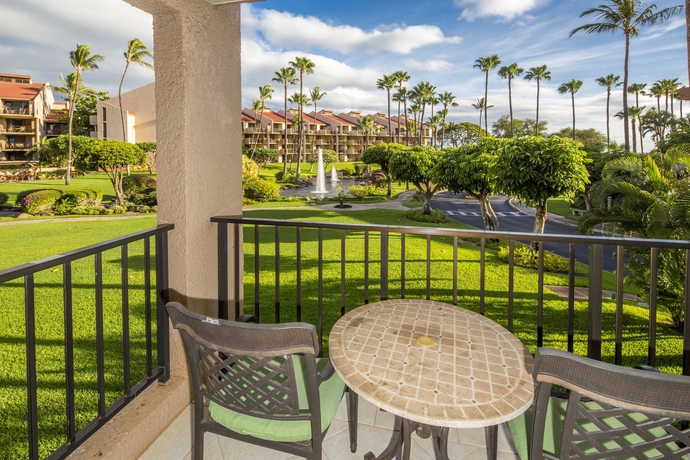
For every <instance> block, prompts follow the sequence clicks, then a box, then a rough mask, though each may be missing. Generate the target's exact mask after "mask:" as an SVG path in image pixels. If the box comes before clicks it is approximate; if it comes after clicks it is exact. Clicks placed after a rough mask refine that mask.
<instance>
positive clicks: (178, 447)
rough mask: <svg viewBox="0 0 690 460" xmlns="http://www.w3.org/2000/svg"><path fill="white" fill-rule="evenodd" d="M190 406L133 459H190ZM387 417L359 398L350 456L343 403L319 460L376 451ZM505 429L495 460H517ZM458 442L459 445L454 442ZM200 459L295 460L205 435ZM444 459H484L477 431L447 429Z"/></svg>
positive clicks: (415, 453)
mask: <svg viewBox="0 0 690 460" xmlns="http://www.w3.org/2000/svg"><path fill="white" fill-rule="evenodd" d="M192 409H193V405H192V404H190V405H189V406H188V407H187V408H185V410H184V411H183V412H182V413H181V414H180V415H179V417H177V419H175V421H174V422H173V423H172V424H171V425H170V427H168V429H167V430H166V431H165V432H164V433H163V434H162V435H161V436H160V437H159V438H158V439H157V440H156V441H155V442H154V443H153V444H152V445H151V446H150V447H149V449H148V450H147V451H146V452H145V453H144V454H143V455H142V456H141V457H139V460H153V459H162V458H165V459H166V460H192V453H191V449H192V426H193V422H192V417H193V410H192ZM392 427H393V416H392V415H391V414H389V413H387V412H384V411H381V410H379V409H378V408H377V407H375V406H373V405H372V404H370V403H368V402H367V401H364V400H363V399H362V398H360V399H359V429H358V440H357V442H358V449H357V453H355V454H353V453H351V452H350V438H349V434H348V431H347V405H346V403H345V398H343V401H342V402H341V404H340V407H339V408H338V413H337V414H336V418H335V420H334V421H333V423H332V424H331V427H330V429H329V430H328V434H327V435H326V439H325V441H324V446H323V453H324V455H323V458H324V460H355V459H356V460H361V459H362V458H363V457H364V454H366V453H367V452H368V451H372V452H374V453H375V454H378V453H380V452H382V451H383V450H384V449H385V448H386V446H387V445H388V442H389V440H390V438H391V434H392V433H391V432H392ZM507 432H508V428H507V426H506V425H505V424H503V425H501V426H500V427H499V429H498V459H499V460H519V457H518V456H517V455H516V454H515V450H514V448H513V446H512V442H511V441H510V437H509V435H508V434H507ZM412 439H413V442H412V452H411V455H410V458H411V459H412V460H433V459H434V448H433V444H432V440H431V439H421V438H419V437H417V436H415V435H413V436H412ZM460 441H461V442H460ZM204 444H205V446H204V447H205V448H204V460H234V459H241V458H260V459H261V460H297V459H298V457H294V456H290V455H289V454H283V453H280V452H276V451H274V450H270V449H266V448H262V447H258V446H254V445H251V444H247V443H243V442H239V441H235V440H233V439H229V438H226V437H223V436H217V435H215V434H212V433H206V435H205V437H204ZM448 455H449V456H450V458H452V459H463V460H475V459H476V460H484V459H486V450H485V444H484V430H483V429H467V430H457V429H451V430H450V435H449V443H448Z"/></svg>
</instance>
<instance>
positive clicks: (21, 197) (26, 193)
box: [14, 188, 62, 206]
mask: <svg viewBox="0 0 690 460" xmlns="http://www.w3.org/2000/svg"><path fill="white" fill-rule="evenodd" d="M42 190H54V189H51V188H34V189H31V190H24V191H22V192H19V193H17V198H16V199H15V200H14V204H16V205H17V206H21V205H22V201H24V198H26V197H27V196H29V195H31V194H32V193H36V192H40V191H42ZM60 193H62V192H60Z"/></svg>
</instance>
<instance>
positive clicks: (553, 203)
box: [547, 198, 575, 219]
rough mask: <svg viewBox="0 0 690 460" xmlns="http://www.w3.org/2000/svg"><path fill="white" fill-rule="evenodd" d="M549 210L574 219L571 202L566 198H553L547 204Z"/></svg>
mask: <svg viewBox="0 0 690 460" xmlns="http://www.w3.org/2000/svg"><path fill="white" fill-rule="evenodd" d="M547 212H548V213H549V214H551V213H553V214H557V215H559V216H563V217H567V218H568V219H573V218H574V217H575V216H573V211H572V210H571V209H570V203H569V202H567V201H566V200H565V199H564V198H551V199H550V200H549V201H548V204H547Z"/></svg>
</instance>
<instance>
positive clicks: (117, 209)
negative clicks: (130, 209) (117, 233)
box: [108, 205, 127, 214]
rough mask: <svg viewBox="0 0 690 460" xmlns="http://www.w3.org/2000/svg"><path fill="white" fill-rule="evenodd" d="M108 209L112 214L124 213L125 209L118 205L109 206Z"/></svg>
mask: <svg viewBox="0 0 690 460" xmlns="http://www.w3.org/2000/svg"><path fill="white" fill-rule="evenodd" d="M108 210H109V211H111V213H112V214H124V213H125V211H127V210H126V209H125V207H124V206H118V205H115V206H111V207H110V208H108Z"/></svg>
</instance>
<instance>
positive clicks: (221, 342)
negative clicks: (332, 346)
mask: <svg viewBox="0 0 690 460" xmlns="http://www.w3.org/2000/svg"><path fill="white" fill-rule="evenodd" d="M166 308H167V310H168V314H169V315H170V318H171V320H172V324H173V326H174V327H175V328H176V329H178V330H180V333H181V335H182V339H183V340H184V343H185V351H186V353H187V357H188V358H189V363H190V372H191V377H192V385H193V387H194V396H195V400H196V401H199V403H200V401H202V399H203V398H204V397H206V398H208V399H209V400H211V401H214V402H215V403H216V404H218V405H220V406H222V407H225V408H227V409H230V410H232V411H235V412H239V413H242V414H246V415H250V416H254V417H261V418H266V419H272V420H308V419H310V418H311V412H310V410H309V409H304V408H303V409H300V405H299V397H298V385H297V379H298V377H297V375H296V371H297V372H304V374H305V375H304V378H305V379H306V382H307V385H306V389H307V395H306V396H307V399H308V401H309V404H308V406H309V407H311V408H314V407H315V408H316V410H317V411H318V408H319V405H318V403H316V404H314V403H315V402H318V384H317V372H316V361H315V356H316V354H318V352H319V346H318V340H317V336H316V329H315V327H314V326H313V325H311V324H305V323H284V324H248V323H242V322H235V321H225V320H222V319H217V318H210V317H206V316H202V315H199V314H197V313H194V312H192V311H190V310H188V309H187V308H185V307H184V306H182V305H181V304H179V303H177V302H170V303H168V304H167V305H166ZM297 354H300V355H303V356H304V358H303V360H304V368H302V367H301V365H298V366H297V369H296V366H295V359H294V355H297ZM299 359H301V358H299ZM300 362H301V361H300ZM303 397H304V396H303ZM303 403H304V401H303ZM303 406H305V404H303ZM319 418H320V417H319Z"/></svg>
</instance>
